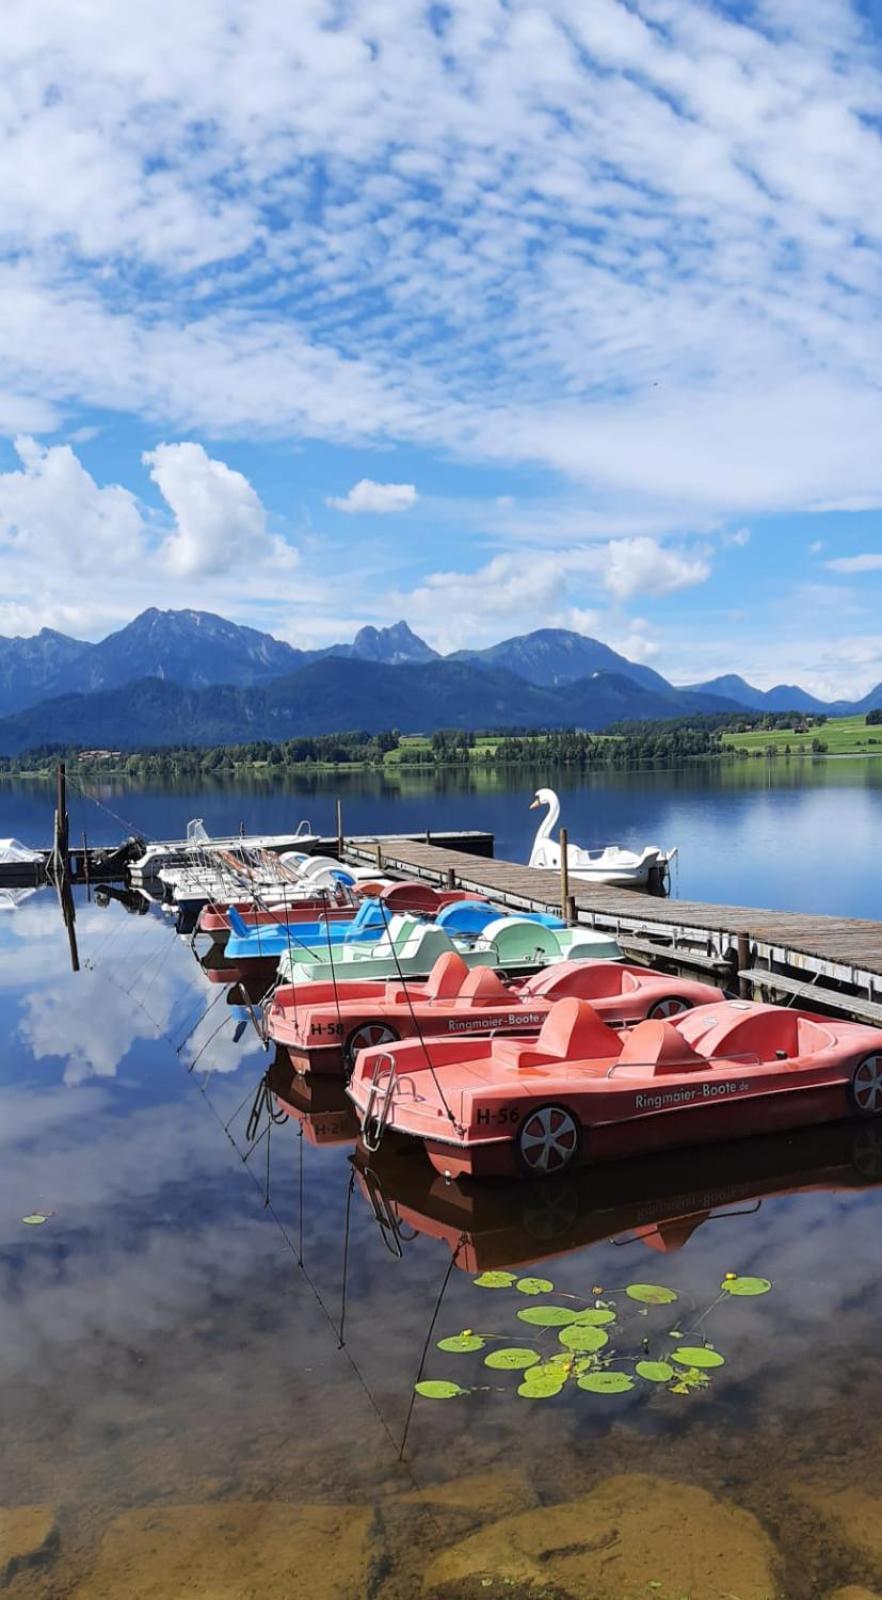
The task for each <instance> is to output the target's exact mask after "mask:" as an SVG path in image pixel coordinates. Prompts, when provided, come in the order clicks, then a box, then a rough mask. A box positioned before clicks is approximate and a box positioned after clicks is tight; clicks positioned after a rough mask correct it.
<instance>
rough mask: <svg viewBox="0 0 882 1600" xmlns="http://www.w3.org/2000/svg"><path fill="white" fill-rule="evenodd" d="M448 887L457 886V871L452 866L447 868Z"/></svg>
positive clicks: (453, 887)
mask: <svg viewBox="0 0 882 1600" xmlns="http://www.w3.org/2000/svg"><path fill="white" fill-rule="evenodd" d="M447 887H448V889H455V888H456V873H455V872H454V870H453V868H452V867H448V868H447Z"/></svg>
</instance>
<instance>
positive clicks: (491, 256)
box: [0, 0, 882, 695]
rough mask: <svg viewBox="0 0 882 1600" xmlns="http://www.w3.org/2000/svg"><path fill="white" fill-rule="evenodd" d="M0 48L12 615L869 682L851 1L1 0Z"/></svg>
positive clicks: (873, 159)
mask: <svg viewBox="0 0 882 1600" xmlns="http://www.w3.org/2000/svg"><path fill="white" fill-rule="evenodd" d="M870 15H871V14H870ZM0 57H2V70H3V81H4V85H5V87H6V90H7V103H6V115H5V118H4V139H3V143H2V145H0V184H2V192H3V195H4V206H3V217H2V221H0V228H2V232H0V556H2V562H3V570H4V574H5V576H6V582H5V583H4V585H3V587H2V591H0V632H3V633H7V634H8V633H28V632H32V631H34V630H35V629H36V628H38V627H40V626H42V625H44V624H48V625H51V626H54V627H59V628H62V629H64V630H66V631H69V632H72V633H76V634H79V635H80V636H83V637H89V638H96V637H100V636H101V635H102V634H103V633H105V632H107V631H109V630H110V629H111V628H113V627H116V626H119V625H120V624H121V623H122V622H124V621H125V620H127V619H128V618H129V617H130V616H131V615H132V614H133V613H134V612H135V611H137V610H139V609H142V608H143V607H144V606H146V605H159V606H183V605H187V606H200V607H202V608H204V609H211V610H217V611H221V612H223V613H224V614H226V615H229V616H232V617H234V618H235V619H237V620H239V621H243V622H251V623H253V624H255V625H258V626H262V627H266V628H268V629H270V630H271V631H273V632H275V633H276V634H278V635H279V636H281V637H284V638H288V639H291V640H292V641H293V642H295V643H299V644H320V643H328V642H331V641H332V640H334V639H338V638H345V637H348V636H351V633H352V631H353V630H354V629H355V628H356V627H358V626H360V625H361V624H362V623H365V622H375V623H384V622H389V621H393V620H395V619H396V618H398V617H399V616H405V617H407V619H408V620H409V621H410V622H411V624H412V625H413V626H414V627H415V628H416V629H417V630H418V631H419V632H421V633H422V634H423V635H424V636H425V637H426V638H428V639H429V640H430V642H431V643H433V644H434V645H436V646H437V647H438V648H441V649H448V648H456V647H459V646H462V645H466V644H482V643H488V642H490V641H492V640H494V639H497V638H500V637H504V636H507V635H510V634H513V633H518V632H523V631H526V630H527V629H529V628H533V627H538V626H550V625H560V626H570V627H575V628H578V629H580V630H582V631H585V632H590V633H593V634H595V635H597V636H599V637H601V638H603V639H605V640H607V641H608V642H610V643H611V644H613V645H615V646H616V647H617V648H619V649H623V650H624V651H625V652H626V653H627V654H630V655H631V656H633V657H634V658H635V659H640V660H643V661H649V662H651V663H652V664H653V665H654V666H656V667H657V668H659V669H660V670H661V671H663V672H665V673H667V674H668V675H670V676H671V677H673V678H674V679H676V680H678V681H682V682H685V681H690V680H695V679H698V678H704V677H707V676H711V675H713V674H716V673H718V672H723V671H732V670H740V671H742V672H744V673H745V674H746V675H747V676H749V677H751V678H752V679H753V680H754V681H755V682H757V683H759V684H761V685H769V684H771V683H773V682H777V681H781V680H786V681H799V682H802V683H804V684H806V685H807V686H808V687H811V688H814V689H816V690H817V691H819V692H822V693H825V694H830V695H834V694H839V693H844V694H851V693H856V692H861V691H863V690H864V689H866V688H868V687H869V686H870V685H871V684H872V683H874V682H875V681H877V680H878V679H880V678H882V625H880V623H879V621H878V617H879V607H880V600H882V538H880V509H882V449H880V441H882V395H880V387H879V385H880V368H882V338H880V328H882V324H880V317H879V309H880V307H879V302H880V289H882V271H880V267H882V255H880V251H882V200H880V197H882V135H880V128H882V120H880V119H882V58H880V50H879V36H878V33H877V31H876V23H875V22H874V21H872V20H868V14H867V13H865V12H863V11H861V10H858V9H857V8H854V7H852V6H850V5H848V4H845V3H841V0H801V3H799V4H797V3H796V0H761V3H759V4H757V5H755V6H753V7H750V8H744V9H735V8H732V7H728V6H727V7H714V6H712V5H704V4H694V3H691V0H677V3H676V4H675V3H673V0H644V3H640V4H633V3H632V4H629V5H624V4H621V3H617V0H591V3H590V5H589V4H586V3H585V0H545V3H544V4H543V5H541V6H539V5H535V4H528V3H521V0H462V3H459V0H456V3H449V4H444V5H425V4H422V3H416V0H298V3H297V5H296V7H280V6H279V5H278V4H277V3H276V0H250V3H249V5H248V6H247V7H246V6H245V5H243V4H240V5H238V6H237V5H235V4H234V5H232V6H231V5H229V4H228V3H227V0H189V3H188V5H187V7H186V8H182V7H180V5H178V4H175V5H173V4H172V3H171V0H150V4H148V5H147V6H144V7H141V8H139V9H137V10H136V11H133V12H129V13H127V20H126V26H125V28H124V29H123V28H120V26H119V13H118V8H117V7H116V6H114V5H113V4H112V3H111V0H89V3H88V4H86V0H7V6H6V7H5V10H4V28H3V34H2V37H0Z"/></svg>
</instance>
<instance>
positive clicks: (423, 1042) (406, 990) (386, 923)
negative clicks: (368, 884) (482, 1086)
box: [368, 899, 465, 1153]
mask: <svg viewBox="0 0 882 1600" xmlns="http://www.w3.org/2000/svg"><path fill="white" fill-rule="evenodd" d="M378 904H379V907H380V915H381V917H382V919H383V924H384V929H385V932H386V936H387V937H388V936H389V912H388V909H387V907H386V906H385V904H384V902H383V900H382V899H380V900H379V902H378ZM389 947H390V949H391V951H392V959H393V961H394V962H395V969H396V971H397V973H398V981H399V983H400V984H401V987H402V989H403V991H404V999H405V1003H406V1005H407V1009H408V1011H409V1012H410V1020H411V1024H412V1026H413V1031H414V1033H415V1034H416V1036H417V1038H418V1039H419V1041H420V1046H421V1048H422V1052H423V1055H424V1056H425V1058H426V1066H427V1067H428V1069H429V1072H430V1073H431V1076H432V1082H433V1083H434V1085H435V1088H436V1090H437V1091H438V1098H439V1100H440V1101H441V1104H442V1106H443V1107H444V1110H445V1112H446V1114H447V1120H448V1122H449V1123H450V1124H451V1126H452V1127H453V1128H455V1129H456V1131H457V1133H458V1134H460V1135H463V1134H464V1133H465V1128H464V1127H463V1125H462V1123H461V1122H459V1121H458V1120H457V1118H456V1117H455V1116H454V1115H453V1112H452V1110H451V1109H450V1106H449V1104H448V1101H447V1096H446V1095H445V1093H444V1089H443V1087H442V1085H441V1083H440V1080H439V1078H438V1074H437V1072H436V1071H435V1066H434V1063H433V1061H432V1057H431V1056H430V1054H429V1049H428V1045H427V1044H426V1040H425V1035H424V1034H423V1030H422V1028H421V1027H420V1023H419V1018H418V1017H417V1014H416V1011H415V1010H414V1005H413V1000H412V999H411V994H410V990H409V988H408V987H407V979H406V978H405V976H404V972H403V970H402V966H401V962H400V960H399V959H398V950H397V948H396V945H395V940H394V939H391V938H390V939H389ZM390 1059H391V1058H390ZM394 1078H395V1063H394V1060H393V1062H392V1072H391V1074H390V1078H389V1083H388V1086H387V1090H386V1116H384V1118H383V1124H382V1128H381V1130H380V1138H382V1135H383V1131H384V1130H385V1126H386V1120H387V1117H388V1100H389V1095H390V1094H391V1091H392V1086H393V1080H394ZM368 1148H370V1146H368ZM374 1153H375V1152H374Z"/></svg>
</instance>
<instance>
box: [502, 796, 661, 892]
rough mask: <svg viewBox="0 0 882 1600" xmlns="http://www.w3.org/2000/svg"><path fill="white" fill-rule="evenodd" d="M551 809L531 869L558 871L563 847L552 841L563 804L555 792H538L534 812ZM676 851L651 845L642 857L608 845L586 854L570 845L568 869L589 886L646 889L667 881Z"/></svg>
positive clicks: (535, 843)
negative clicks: (599, 884) (539, 809)
mask: <svg viewBox="0 0 882 1600" xmlns="http://www.w3.org/2000/svg"><path fill="white" fill-rule="evenodd" d="M539 806H547V807H548V812H547V815H546V816H545V817H543V819H542V821H541V822H540V824H539V827H538V828H537V830H536V837H535V839H534V840H533V848H532V850H531V851H530V860H529V862H528V863H527V864H528V866H531V867H545V868H549V867H551V868H558V867H559V866H560V843H559V841H558V840H557V839H554V838H552V834H553V833H554V830H555V828H556V827H557V824H558V822H559V820H560V801H559V799H558V797H557V795H556V794H555V792H554V790H553V789H537V790H536V793H535V794H534V796H533V798H532V800H531V801H530V810H531V811H534V810H535V809H536V808H537V807H539ZM676 854H677V851H676V849H673V850H667V851H666V850H660V849H659V848H658V846H657V845H647V846H646V848H645V849H644V850H642V851H641V853H640V854H639V855H638V854H637V853H636V851H634V850H622V849H620V847H619V846H618V845H617V844H608V845H606V846H605V848H604V849H603V850H585V849H583V847H582V846H581V845H578V844H568V845H567V867H568V870H569V875H570V877H571V878H581V879H583V880H585V881H586V882H587V883H608V884H618V885H620V886H622V887H627V886H628V885H631V887H637V888H641V887H645V886H646V885H647V884H648V883H649V881H650V879H651V878H656V879H658V880H659V882H661V881H663V879H664V877H665V875H666V873H667V872H668V870H669V868H670V864H671V862H672V861H673V859H674V856H675V855H676Z"/></svg>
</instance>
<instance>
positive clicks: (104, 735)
mask: <svg viewBox="0 0 882 1600" xmlns="http://www.w3.org/2000/svg"><path fill="white" fill-rule="evenodd" d="M875 707H882V684H878V685H877V686H876V688H875V689H873V690H871V692H870V694H869V695H866V696H864V698H863V699H862V700H860V701H857V702H847V701H837V702H835V703H833V704H832V705H827V704H824V703H823V702H821V701H819V700H817V699H816V698H815V697H814V696H813V695H810V694H808V693H807V692H806V691H805V690H803V689H800V688H798V687H796V686H788V685H779V686H778V687H776V688H774V689H769V690H761V689H755V688H753V687H752V685H750V684H749V683H747V682H746V681H745V680H744V679H743V678H741V677H737V676H735V675H731V676H727V677H721V678H715V679H713V680H711V681H710V682H707V683H699V684H690V685H688V686H686V687H685V688H677V687H675V686H674V685H673V684H671V683H669V682H668V680H667V679H666V678H663V677H662V676H661V674H660V673H658V672H655V671H654V670H653V669H652V668H651V667H647V666H645V665H642V664H640V663H637V662H632V661H629V660H628V659H627V658H626V657H625V656H622V655H620V654H619V653H618V652H617V651H615V650H612V649H611V648H610V647H609V646H608V645H605V644H603V643H601V641H600V640H597V639H590V638H588V637H586V636H584V635H582V634H578V633H572V632H569V631H568V630H566V629H561V628H540V629H537V630H536V631H535V632H533V633H528V634H523V635H521V636H519V637H517V638H513V639H505V640H502V641H501V643H499V644H496V645H491V646H490V647H489V648H488V649H484V650H458V651H456V652H455V653H454V654H453V655H450V656H446V657H444V656H440V655H439V654H438V652H437V651H435V650H433V649H432V648H431V647H430V646H429V645H428V644H426V643H425V641H424V640H422V639H420V638H419V637H418V636H417V635H416V634H415V633H413V632H412V630H411V629H410V628H409V627H408V625H407V623H406V622H403V621H402V622H398V623H395V624H394V626H392V627H388V628H373V627H367V628H362V629H361V630H360V632H359V633H357V634H356V636H355V639H354V640H353V641H352V642H351V643H349V644H338V645H332V646H330V647H329V648H328V649H325V650H301V649H297V648H296V647H295V646H294V645H290V644H286V643H284V642H282V641H281V640H278V639H275V638H273V637H272V635H271V634H267V633H261V632H260V631H259V630H257V629H255V628H246V627H240V626H239V625H238V624H236V623H233V622H229V621H227V620H226V619H225V618H223V617H218V616H214V615H212V614H210V613H208V612H202V611H159V610H157V609H156V608H150V609H149V610H147V611H144V612H142V613H141V615H140V616H138V617H136V618H135V619H134V620H133V621H132V622H130V623H129V624H128V625H127V626H126V627H124V628H121V629H120V630H119V631H118V632H116V633H112V634H109V635H108V637H107V638H106V639H102V640H101V641H100V642H99V643H97V644H88V643H85V642H83V641H82V640H78V639H71V638H68V637H67V636H66V635H65V634H61V633H57V632H55V631H54V630H53V629H50V628H43V629H42V630H41V632H40V633H38V634H36V635H35V636H33V637H32V638H12V639H0V753H2V754H14V753H18V752H20V751H22V750H26V749H29V748H32V747H33V746H35V745H39V744H49V743H52V744H55V743H66V744H80V745H90V746H102V747H104V746H108V745H110V746H113V747H114V748H141V747H148V746H151V745H162V744H185V743H188V742H189V743H200V744H201V743H205V744H220V743H223V742H231V743H235V742H241V741H244V740H247V739H256V738H276V739H284V738H291V737H293V736H295V735H298V734H311V733H334V732H343V731H345V730H349V729H354V728H363V729H366V730H367V731H370V732H377V731H380V730H381V729H385V728H390V727H396V728H399V729H400V730H401V731H402V732H417V731H419V732H429V731H432V730H433V729H435V728H439V727H461V728H468V727H497V728H499V727H510V728H528V727H566V726H574V725H575V726H579V727H583V728H590V729H599V728H603V727H605V726H606V725H608V724H609V723H610V722H613V721H617V720H619V719H623V718H629V719H637V718H639V719H646V720H657V719H660V718H666V717H677V716H683V715H684V714H686V715H688V714H690V713H692V714H701V713H704V712H715V711H716V712H737V711H738V710H745V709H746V710H751V711H791V710H792V711H805V712H811V711H827V712H829V713H833V714H845V713H846V712H849V711H867V710H871V709H874V708H875Z"/></svg>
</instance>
